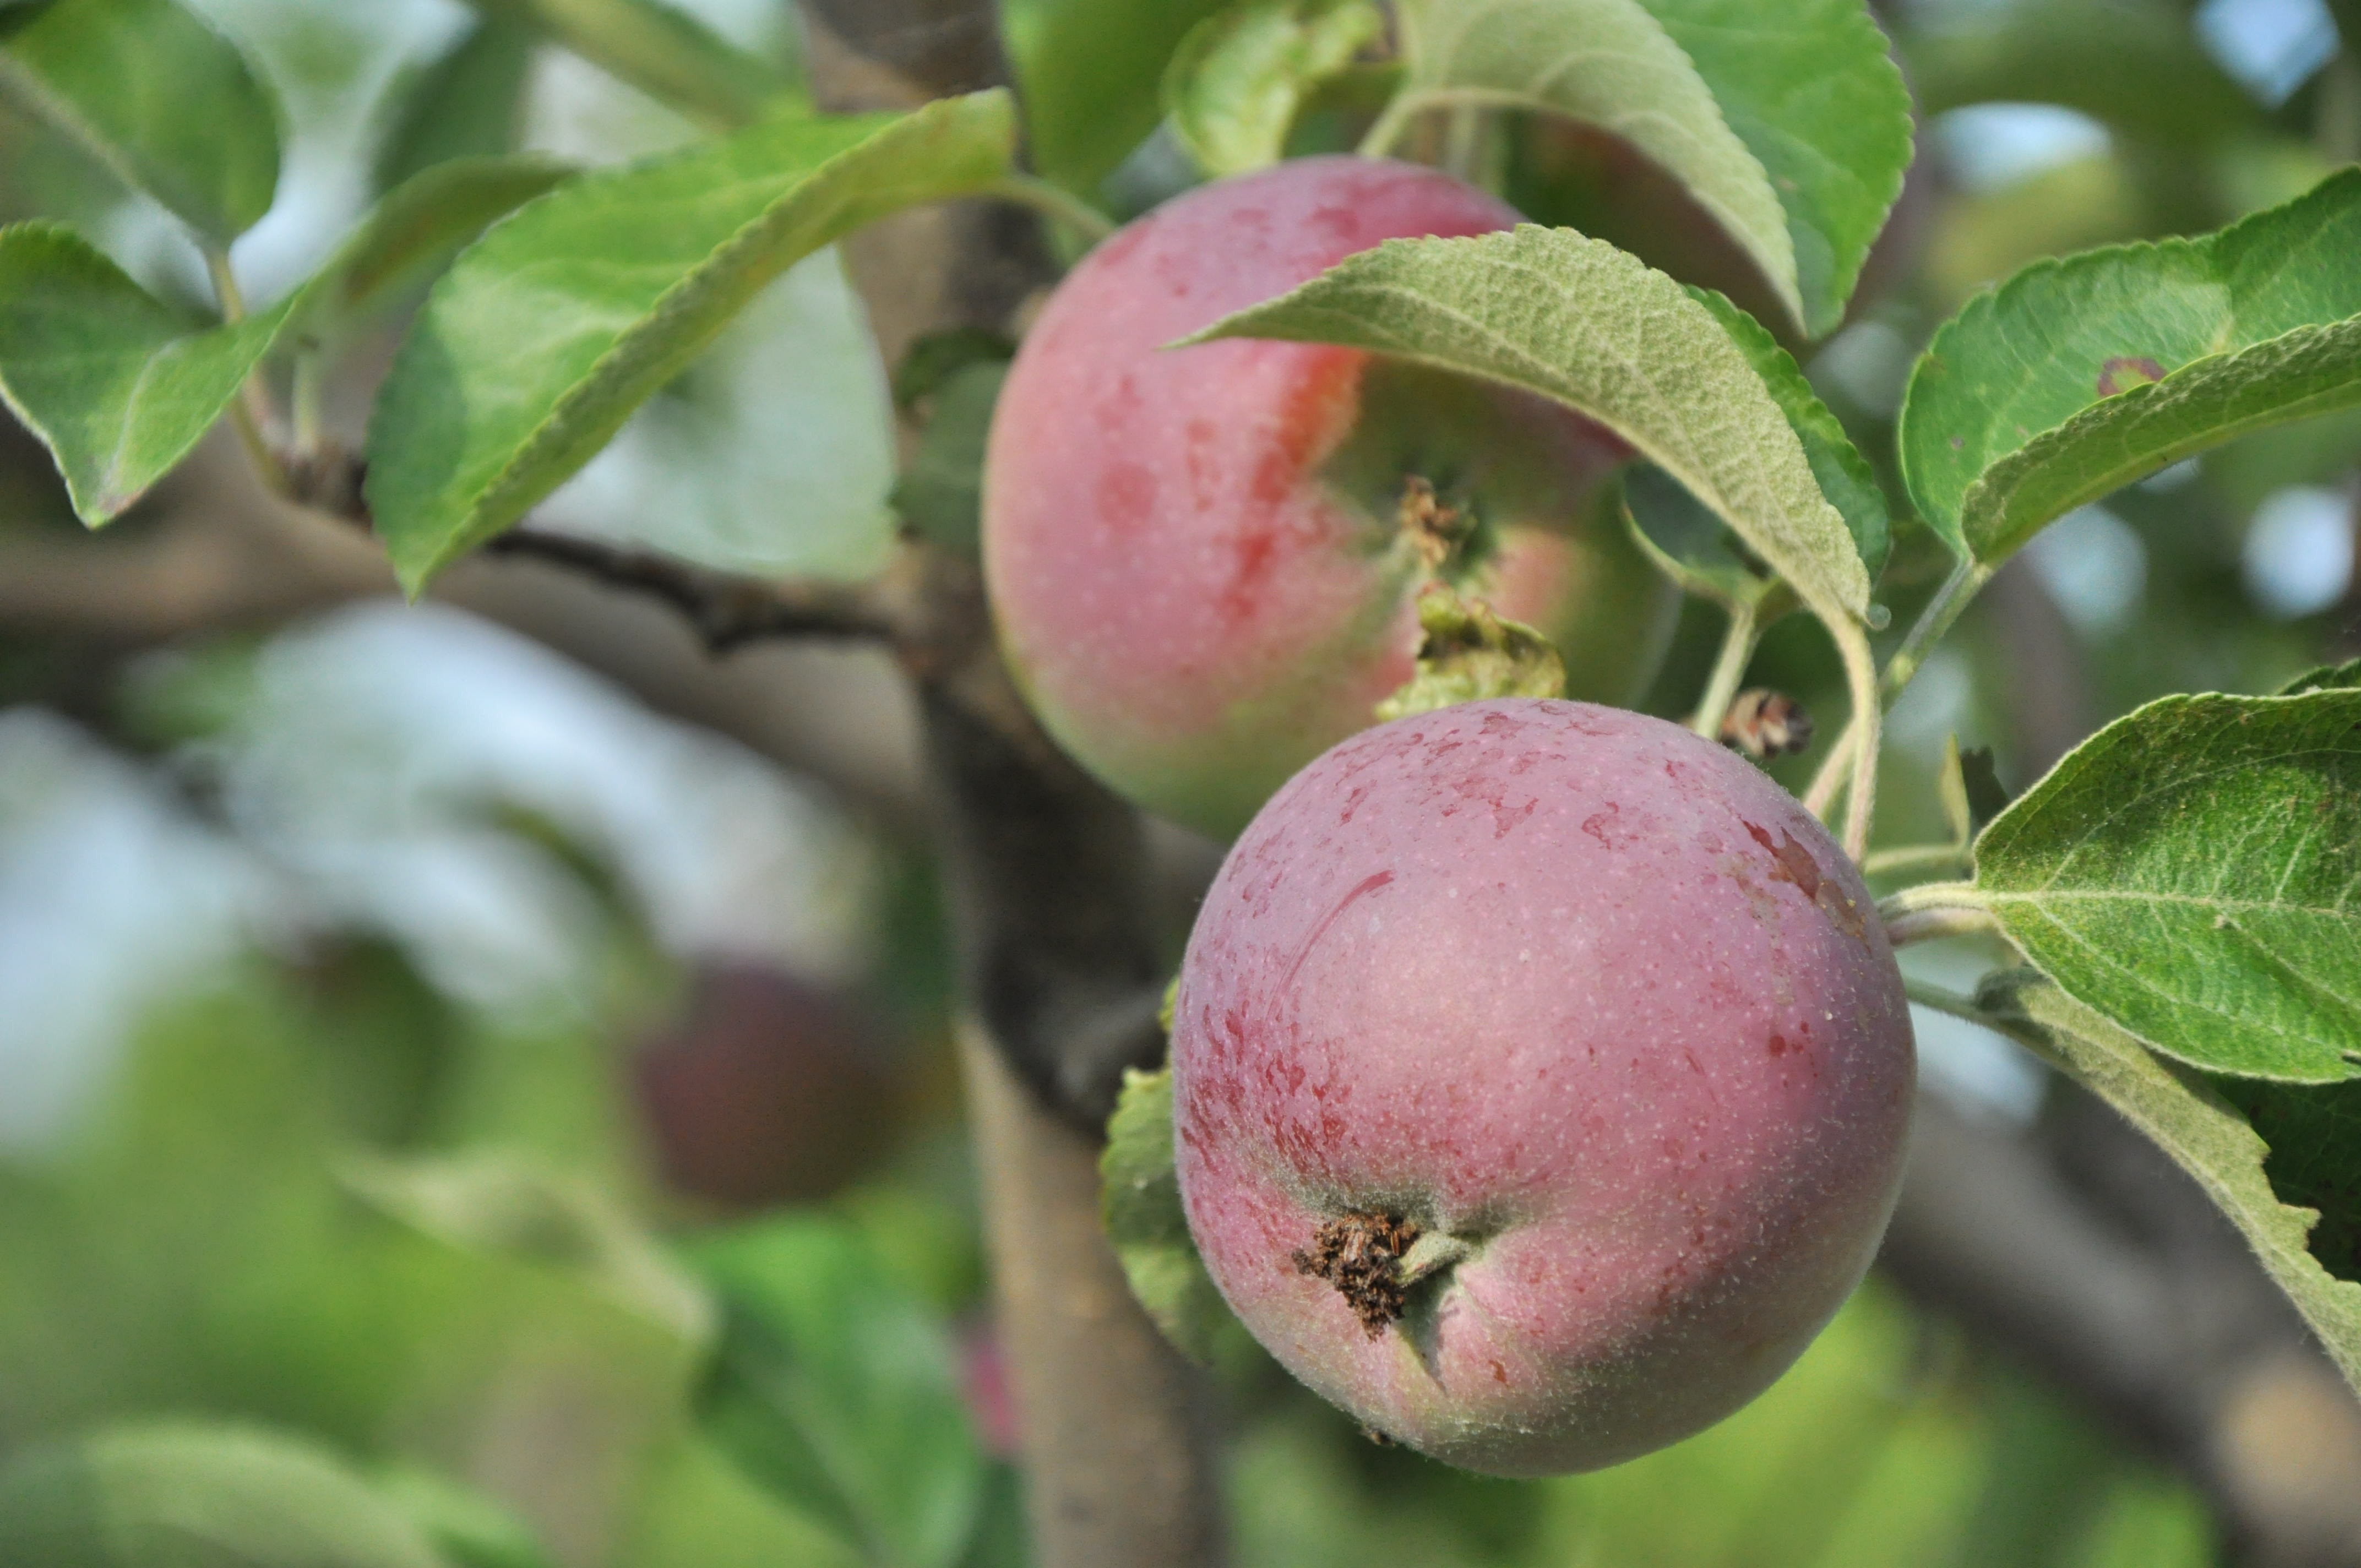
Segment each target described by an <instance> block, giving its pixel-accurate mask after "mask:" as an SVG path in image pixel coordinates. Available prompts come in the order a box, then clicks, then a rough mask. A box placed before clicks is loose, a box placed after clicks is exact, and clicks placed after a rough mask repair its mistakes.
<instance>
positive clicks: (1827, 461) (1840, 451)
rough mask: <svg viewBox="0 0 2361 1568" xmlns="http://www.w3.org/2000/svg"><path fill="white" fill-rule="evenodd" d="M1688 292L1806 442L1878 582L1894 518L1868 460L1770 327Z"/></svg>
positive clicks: (1701, 292)
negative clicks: (1735, 349) (1732, 343)
mask: <svg viewBox="0 0 2361 1568" xmlns="http://www.w3.org/2000/svg"><path fill="white" fill-rule="evenodd" d="M1689 296H1690V297H1691V298H1692V299H1694V300H1696V301H1697V302H1698V303H1699V304H1702V305H1703V306H1705V308H1706V309H1707V310H1709V311H1711V312H1712V313H1713V315H1714V319H1715V320H1716V321H1718V322H1719V323H1721V324H1722V328H1723V330H1724V331H1726V332H1728V333H1729V334H1730V340H1731V341H1732V342H1734V343H1736V344H1737V345H1738V346H1739V348H1740V350H1741V352H1742V353H1744V354H1745V356H1746V362H1747V363H1748V364H1750V365H1752V366H1753V367H1754V373H1755V374H1756V375H1758V376H1760V377H1762V378H1763V385H1764V386H1765V387H1768V388H1769V389H1771V396H1772V397H1773V399H1774V400H1777V402H1778V404H1779V409H1780V411H1781V412H1782V413H1784V414H1785V415H1786V416H1787V422H1788V423H1789V424H1791V425H1793V426H1795V439H1796V440H1798V441H1800V442H1802V443H1803V444H1804V456H1805V458H1806V460H1807V461H1808V462H1809V463H1810V464H1811V466H1812V477H1814V478H1815V479H1817V480H1818V481H1819V484H1820V493H1821V494H1822V495H1824V496H1826V497H1828V502H1829V504H1830V505H1832V506H1834V507H1835V508H1836V509H1837V510H1838V511H1839V512H1841V513H1842V514H1843V515H1844V521H1845V528H1846V530H1847V532H1850V533H1851V535H1852V543H1853V548H1854V549H1856V550H1858V551H1859V552H1861V565H1862V567H1863V568H1864V569H1865V570H1866V571H1867V572H1868V573H1869V580H1870V581H1871V582H1872V583H1874V582H1876V581H1877V579H1878V577H1879V576H1880V575H1881V574H1882V573H1883V572H1884V570H1885V558H1886V556H1887V555H1888V554H1891V553H1892V550H1893V545H1894V522H1893V519H1892V518H1891V516H1889V515H1888V513H1887V510H1886V505H1885V491H1884V490H1883V489H1882V488H1879V486H1878V483H1877V473H1876V471H1875V470H1874V469H1872V468H1871V467H1870V466H1869V459H1867V458H1865V457H1863V456H1862V455H1861V453H1860V451H1859V450H1858V449H1857V448H1855V447H1854V445H1853V444H1852V437H1850V436H1849V435H1847V434H1846V433H1845V429H1844V426H1843V425H1842V424H1839V422H1837V416H1836V415H1834V414H1832V413H1830V412H1829V411H1828V404H1826V403H1824V402H1822V401H1820V395H1819V394H1818V393H1817V392H1815V391H1814V390H1812V384H1811V383H1810V382H1809V381H1807V380H1806V379H1804V371H1803V367H1801V366H1799V365H1797V364H1796V363H1795V356H1794V355H1792V354H1790V353H1788V352H1787V351H1786V350H1785V349H1784V348H1782V347H1780V346H1779V340H1778V339H1777V338H1774V337H1773V336H1772V335H1771V334H1770V331H1769V329H1767V328H1766V327H1764V326H1763V323H1761V322H1758V321H1756V320H1755V319H1754V318H1753V317H1752V316H1750V315H1748V314H1747V313H1745V312H1744V311H1742V310H1740V309H1739V308H1738V307H1737V306H1736V305H1734V304H1732V303H1730V300H1729V298H1728V297H1727V296H1726V295H1723V294H1720V293H1718V292H1716V291H1713V290H1711V289H1697V288H1692V289H1691V290H1690V291H1689Z"/></svg>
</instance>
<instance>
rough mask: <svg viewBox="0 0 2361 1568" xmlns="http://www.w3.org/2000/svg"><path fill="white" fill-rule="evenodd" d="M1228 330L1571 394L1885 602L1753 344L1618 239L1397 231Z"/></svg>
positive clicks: (1790, 572) (1773, 538)
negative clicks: (1750, 348)
mask: <svg viewBox="0 0 2361 1568" xmlns="http://www.w3.org/2000/svg"><path fill="white" fill-rule="evenodd" d="M1215 337H1278V338H1288V339H1292V340H1296V341H1300V342H1313V343H1338V344H1343V345H1346V346H1348V347H1354V348H1361V349H1367V350H1369V351H1371V352H1374V353H1378V354H1391V355H1397V356H1401V357H1403V358H1407V359H1411V360H1414V361H1417V362H1419V363H1421V364H1425V365H1432V366H1434V367H1437V368H1440V369H1444V370H1452V371H1456V372H1458V373H1460V374H1463V375H1470V376H1477V377H1480V378H1484V379H1487V380H1492V381H1499V382H1502V383H1505V384H1507V385H1509V386H1512V387H1517V388H1521V389H1524V390H1526V391H1531V392H1536V393H1539V394H1540V395H1541V396H1543V397H1546V398H1551V399H1554V400H1556V401H1558V402H1561V403H1564V404H1565V405H1566V406H1567V407H1569V408H1571V409H1574V410H1576V411H1577V412H1580V413H1584V414H1587V415H1588V416H1590V417H1591V418H1592V419H1595V420H1597V421H1598V422H1600V423H1602V424H1604V425H1607V426H1608V427H1609V428H1610V429H1611V430H1613V431H1614V432H1615V433H1617V434H1618V435H1620V436H1621V437H1622V438H1623V439H1624V440H1625V441H1627V442H1629V443H1631V445H1632V446H1634V447H1636V448H1637V449H1638V450H1639V452H1640V454H1641V455H1642V456H1644V457H1646V458H1647V459H1648V460H1649V461H1650V462H1653V463H1654V464H1655V465H1656V466H1658V467H1660V468H1662V469H1664V471H1665V472H1666V473H1667V474H1669V475H1671V476H1672V477H1674V478H1675V479H1676V480H1678V481H1679V483H1680V484H1681V486H1682V487H1683V488H1685V489H1686V490H1687V491H1688V492H1689V494H1690V495H1692V496H1694V497H1696V498H1697V499H1698V500H1699V501H1701V502H1703V503H1704V504H1705V505H1707V506H1708V507H1710V508H1712V509H1713V510H1714V511H1715V512H1716V513H1717V514H1718V515H1719V516H1720V517H1721V519H1722V520H1723V521H1726V522H1728V523H1729V524H1730V528H1731V529H1732V530H1733V531H1735V532H1737V534H1738V536H1739V537H1740V538H1741V539H1742V540H1744V541H1745V542H1746V544H1747V546H1748V548H1750V549H1752V551H1753V552H1754V553H1755V554H1757V555H1759V556H1761V557H1762V558H1763V561H1764V562H1765V563H1766V564H1767V565H1770V566H1771V567H1772V568H1773V570H1775V571H1776V572H1778V573H1779V575H1780V576H1783V577H1784V578H1786V580H1787V581H1788V583H1789V584H1791V585H1792V586H1793V587H1795V591H1796V594H1797V595H1798V596H1799V597H1800V598H1802V599H1803V600H1804V602H1805V603H1806V605H1808V606H1810V607H1811V608H1812V609H1814V610H1815V611H1816V612H1817V613H1819V614H1821V615H1823V616H1825V617H1827V618H1828V619H1829V620H1840V619H1842V618H1850V619H1852V620H1865V619H1866V617H1867V615H1868V613H1869V575H1868V573H1867V571H1866V570H1865V569H1864V568H1863V566H1862V564H1861V553H1860V552H1859V551H1858V550H1857V549H1855V548H1854V546H1853V543H1852V536H1851V534H1850V532H1848V530H1847V527H1846V524H1845V520H1844V518H1843V516H1842V514H1840V513H1839V511H1838V510H1836V509H1835V508H1834V507H1832V506H1830V505H1829V504H1828V499H1827V498H1825V497H1824V496H1823V495H1822V494H1821V493H1820V487H1819V482H1818V480H1817V477H1815V476H1814V474H1813V471H1812V466H1811V462H1810V460H1809V458H1808V457H1807V456H1806V454H1805V451H1804V447H1803V444H1802V443H1801V442H1800V441H1799V440H1798V439H1797V437H1796V434H1795V427H1794V426H1793V425H1791V424H1790V423H1789V422H1788V418H1787V415H1786V413H1785V412H1784V411H1783V410H1782V409H1781V408H1780V406H1779V404H1778V402H1777V401H1776V400H1774V399H1773V397H1772V395H1771V393H1770V391H1769V389H1767V388H1766V387H1765V386H1764V385H1763V378H1762V376H1761V375H1760V374H1758V373H1757V372H1756V370H1755V368H1754V367H1753V365H1752V363H1750V362H1749V360H1748V358H1747V356H1746V354H1745V351H1744V350H1743V349H1741V347H1740V346H1739V345H1738V344H1737V343H1736V342H1735V341H1734V340H1733V339H1732V338H1731V336H1730V332H1729V331H1728V330H1727V328H1726V327H1725V326H1724V325H1723V323H1722V322H1721V321H1720V320H1719V318H1718V317H1717V316H1716V315H1715V314H1714V313H1713V312H1712V311H1711V310H1709V309H1708V308H1707V307H1706V306H1705V305H1702V304H1700V303H1698V302H1697V301H1696V300H1695V299H1693V298H1691V297H1690V296H1689V294H1688V292H1687V291H1686V290H1684V289H1683V288H1682V287H1681V285H1679V284H1678V283H1675V282H1674V281H1673V280H1671V279H1670V278H1667V277H1665V276H1664V274H1663V273H1661V272H1656V271H1653V270H1652V269H1649V268H1647V267H1645V266H1643V265H1642V263H1641V262H1640V261H1639V260H1638V259H1637V258H1633V257H1631V256H1629V255H1626V254H1625V253H1624V252H1622V251H1620V250H1618V249H1616V248H1615V247H1613V246H1611V245H1608V244H1606V243H1605V242H1604V241H1600V240H1594V239H1586V238H1585V237H1583V236H1581V235H1578V234H1576V233H1574V232H1573V231H1571V230H1568V229H1543V228H1537V227H1532V226H1526V227H1521V228H1519V229H1516V230H1514V231H1513V232H1510V233H1507V234H1491V235H1478V236H1474V237H1472V238H1466V239H1422V240H1389V241H1387V242H1386V243H1385V244H1384V245H1381V246H1379V247H1377V248H1376V249H1374V250H1367V251H1364V252H1362V253H1361V254H1360V255H1358V256H1354V257H1350V258H1346V259H1345V261H1343V262H1341V263H1339V264H1338V265H1337V266H1336V267H1334V268H1332V269H1330V270H1329V271H1327V272H1326V273H1323V275H1322V276H1320V277H1318V278H1315V279H1313V280H1312V281H1310V282H1309V283H1306V284H1304V285H1302V286H1301V288H1299V289H1296V290H1295V291H1293V292H1291V293H1288V294H1283V295H1281V296H1280V297H1279V298H1278V299H1276V300H1270V301H1267V302H1264V303H1262V304H1259V305H1255V306H1251V307H1249V308H1248V309H1246V310H1244V311H1241V312H1239V313H1236V314H1235V315H1232V316H1229V317H1226V318H1225V319H1224V320H1222V321H1219V322H1216V323H1214V324H1213V325H1212V326H1211V327H1208V328H1207V329H1206V330H1205V331H1204V332H1202V333H1201V334H1198V335H1197V336H1196V337H1194V338H1191V339H1189V340H1188V341H1190V342H1200V341H1203V340H1205V339H1208V338H1215Z"/></svg>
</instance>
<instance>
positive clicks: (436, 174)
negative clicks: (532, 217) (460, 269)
mask: <svg viewBox="0 0 2361 1568" xmlns="http://www.w3.org/2000/svg"><path fill="white" fill-rule="evenodd" d="M571 172H573V171H572V170H570V169H569V168H568V167H567V166H566V165H565V164H563V163H559V162H556V161H555V160H554V159H546V158H542V157H539V156H535V155H532V154H524V155H517V156H508V157H496V158H461V159H451V160H448V161H445V162H442V163H437V164H435V165H434V166H433V167H431V168H428V169H426V170H423V172H421V173H420V174H418V175H417V176H416V177H414V178H413V179H411V180H409V181H405V182H404V183H403V184H401V186H399V187H397V188H396V189H395V190H393V191H391V192H388V193H387V194H386V196H385V197H384V199H383V200H381V201H379V203H378V204H377V205H376V207H374V208H373V209H371V211H370V212H369V214H368V216H367V217H365V218H363V219H362V220H361V223H360V225H359V226H358V227H357V228H356V229H355V230H354V231H353V233H352V235H351V236H350V237H349V238H347V239H346V241H345V242H344V244H342V245H340V246H338V247H336V252H335V256H334V257H332V258H330V259H329V260H328V262H327V264H326V265H325V266H324V267H322V268H321V269H320V270H319V271H318V272H317V273H315V274H313V277H312V278H311V279H310V280H308V281H306V282H305V283H304V284H303V286H302V289H301V290H300V291H298V298H297V302H296V304H295V308H294V311H293V313H292V314H291V318H290V320H289V322H288V330H290V331H291V332H292V333H294V334H296V335H298V336H300V337H302V338H305V339H309V340H312V341H314V342H318V341H327V340H333V339H335V338H338V337H342V336H345V335H346V334H349V333H350V332H351V331H352V330H353V329H354V328H355V327H357V326H360V325H362V324H364V323H367V322H368V320H369V319H370V318H372V317H374V316H376V315H379V314H380V313H384V312H386V311H389V310H391V309H393V308H395V307H396V306H398V305H400V304H401V303H402V302H405V301H406V300H408V299H409V298H410V297H411V296H412V294H414V293H416V292H417V291H419V290H421V289H423V288H424V287H425V286H426V285H427V284H428V283H429V282H431V281H433V280H434V279H435V278H436V277H438V276H439V275H440V274H441V273H442V272H443V270H444V269H445V268H447V267H448V266H450V264H451V260H452V258H454V257H456V256H457V255H458V254H459V253H460V252H461V251H462V250H464V249H466V248H467V247H468V246H469V245H471V244H473V243H474V242H475V240H476V237H477V236H478V235H481V234H482V233H483V232H484V230H485V229H487V228H489V227H490V226H491V225H493V224H495V223H497V222H499V221H500V219H501V218H503V217H506V216H507V215H508V214H511V213H512V212H514V211H515V210H516V209H517V208H518V207H521V206H522V205H523V204H524V203H527V202H530V201H531V200H533V198H534V197H535V196H538V195H540V194H542V193H543V192H545V191H547V190H549V189H550V188H551V187H552V186H554V185H555V184H556V183H557V182H558V181H561V180H563V179H565V178H566V176H567V175H568V174H570V173H571Z"/></svg>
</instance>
